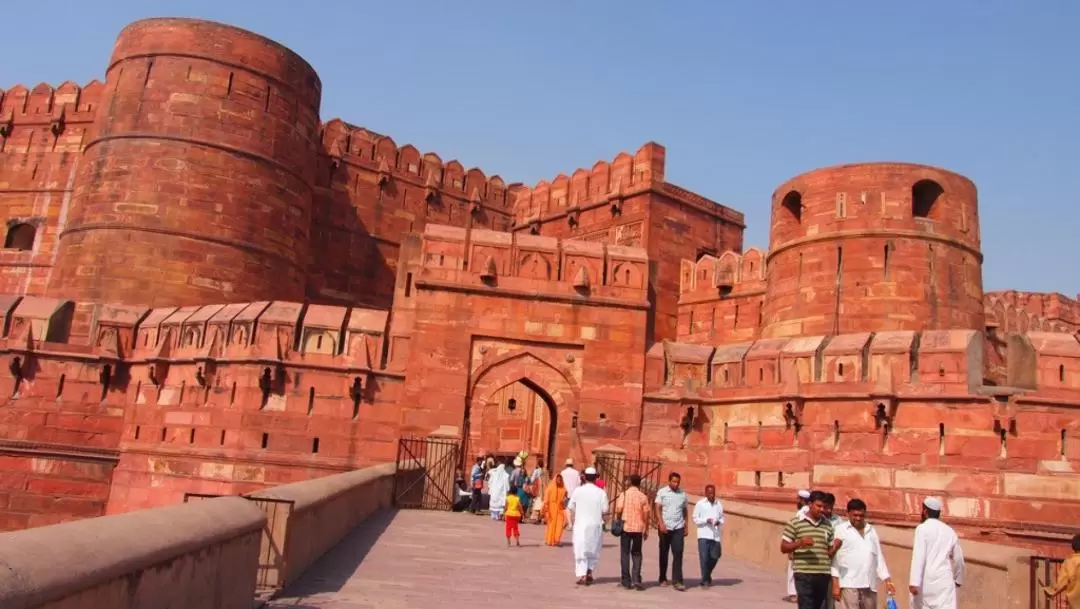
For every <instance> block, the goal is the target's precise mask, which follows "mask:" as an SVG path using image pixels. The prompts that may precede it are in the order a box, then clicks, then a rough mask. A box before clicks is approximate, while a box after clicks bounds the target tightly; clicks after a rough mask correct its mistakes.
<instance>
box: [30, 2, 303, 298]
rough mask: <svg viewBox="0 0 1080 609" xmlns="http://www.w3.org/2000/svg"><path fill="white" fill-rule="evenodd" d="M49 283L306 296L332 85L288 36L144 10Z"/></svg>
mask: <svg viewBox="0 0 1080 609" xmlns="http://www.w3.org/2000/svg"><path fill="white" fill-rule="evenodd" d="M106 77H107V80H106V87H105V88H106V91H105V93H104V95H103V99H102V102H101V106H100V110H99V112H98V114H97V117H96V120H95V123H94V129H93V133H92V136H91V137H90V139H89V141H88V143H87V144H86V147H85V151H84V154H83V158H82V159H81V160H80V169H79V175H78V177H77V178H76V184H75V186H74V192H73V196H72V200H71V207H70V210H69V211H68V216H67V221H66V223H65V224H63V225H62V233H61V235H60V240H59V245H58V251H57V256H56V261H55V265H54V268H53V270H52V275H51V277H50V280H49V285H48V288H47V289H48V293H49V294H50V295H52V296H57V297H64V298H71V299H77V300H95V301H109V302H116V303H123V304H133V305H134V304H138V305H147V306H165V305H169V306H185V305H197V304H207V303H223V302H243V301H252V300H270V299H274V300H302V299H303V298H304V283H305V274H306V272H307V263H308V258H309V249H310V248H309V245H310V244H309V239H310V235H309V232H310V230H311V214H312V187H313V183H314V172H315V166H316V165H315V162H316V154H315V142H316V140H317V138H318V120H319V119H318V110H319V103H320V98H321V95H322V93H321V83H320V81H319V77H318V75H317V74H316V73H315V70H314V69H312V67H311V66H310V65H309V64H308V63H307V62H306V61H305V60H304V59H302V58H301V57H300V56H299V55H297V54H296V53H293V52H292V51H290V50H289V49H287V48H285V47H283V46H281V45H280V44H278V43H276V42H274V41H272V40H268V39H266V38H263V37H262V36H259V35H257V34H253V33H251V32H247V31H245V30H241V29H238V28H234V27H231V26H227V25H223V24H219V23H212V22H207V21H199V20H192V19H148V20H145V21H138V22H135V23H133V24H132V25H129V26H128V27H127V28H125V29H124V30H123V31H122V32H121V33H120V35H119V37H118V38H117V41H116V45H115V47H114V50H113V54H112V59H111V61H110V62H109V67H108V70H107V71H106Z"/></svg>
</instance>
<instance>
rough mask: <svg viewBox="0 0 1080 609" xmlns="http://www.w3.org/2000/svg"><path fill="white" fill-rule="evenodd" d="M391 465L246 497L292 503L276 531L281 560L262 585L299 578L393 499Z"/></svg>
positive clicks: (392, 467) (280, 585) (273, 584)
mask: <svg viewBox="0 0 1080 609" xmlns="http://www.w3.org/2000/svg"><path fill="white" fill-rule="evenodd" d="M395 469H396V467H395V464H393V463H388V464H384V465H376V466H374V467H368V468H365V469H359V470H356V471H352V472H346V473H344V474H335V475H333V476H326V477H323V478H315V479H313V480H305V481H303V482H296V483H293V484H287V485H284V486H277V487H274V488H270V489H266V490H263V491H259V492H257V493H253V494H251V495H248V496H247V497H248V498H249V499H251V500H252V501H253V502H258V501H259V500H273V501H278V502H290V503H291V504H292V510H291V512H290V513H289V514H288V517H287V519H286V520H285V522H284V526H283V527H282V528H280V529H279V530H280V535H281V536H282V537H281V540H282V541H281V546H280V547H282V548H283V549H284V550H283V551H282V552H281V554H282V557H283V560H282V561H281V563H280V565H279V568H278V569H277V572H276V573H271V574H269V575H268V576H267V577H265V578H263V579H264V580H265V581H264V582H262V583H264V585H266V586H269V587H275V588H280V587H284V586H287V585H288V584H289V583H291V582H293V581H294V580H295V579H296V578H297V577H299V576H300V575H301V574H302V573H303V572H304V571H305V570H306V569H307V568H308V567H310V566H311V564H312V563H313V562H315V561H316V560H317V559H318V558H319V557H320V556H322V555H323V554H325V553H326V552H327V551H328V550H329V549H330V548H332V547H334V546H335V545H337V543H338V542H339V541H341V540H342V539H343V538H344V537H345V536H346V535H348V534H349V532H350V531H352V530H353V529H354V528H356V526H358V525H359V524H360V523H362V522H364V521H365V520H366V519H367V518H368V517H369V516H371V515H372V514H373V513H375V512H376V511H378V510H380V509H382V508H385V507H388V506H389V505H390V504H391V502H392V500H393V496H392V495H393V486H394V473H395Z"/></svg>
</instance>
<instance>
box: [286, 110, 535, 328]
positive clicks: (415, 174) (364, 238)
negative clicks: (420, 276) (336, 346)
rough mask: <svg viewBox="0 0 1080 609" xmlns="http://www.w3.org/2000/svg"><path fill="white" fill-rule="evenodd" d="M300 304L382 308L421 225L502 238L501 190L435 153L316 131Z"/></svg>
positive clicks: (368, 136)
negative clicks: (308, 259) (408, 240)
mask: <svg viewBox="0 0 1080 609" xmlns="http://www.w3.org/2000/svg"><path fill="white" fill-rule="evenodd" d="M316 175H317V183H316V187H315V202H314V205H315V207H314V212H313V218H312V229H311V230H312V263H311V268H310V272H309V274H308V288H307V290H308V298H310V299H313V300H317V301H320V302H324V303H326V304H351V303H363V304H365V305H368V306H376V307H381V308H386V307H389V306H390V304H391V303H392V302H393V298H394V284H395V279H396V275H397V263H398V259H399V257H400V247H401V241H402V239H404V237H405V236H406V235H407V234H410V233H420V232H423V230H424V227H425V226H426V225H427V224H429V223H434V224H443V225H448V226H460V227H466V226H469V227H472V226H476V227H479V228H489V229H492V230H500V231H506V230H508V229H509V228H510V225H511V216H510V207H509V190H510V188H513V186H514V185H509V186H508V185H507V184H506V183H505V182H504V181H503V179H502V178H500V177H499V176H491V177H490V178H489V177H487V176H486V175H485V174H484V172H483V171H481V170H480V169H477V168H472V169H469V170H468V171H466V170H465V169H464V167H463V166H462V164H461V163H459V162H458V161H454V160H451V161H448V162H446V163H444V162H443V161H442V159H441V158H439V156H438V155H437V154H435V153H431V152H429V153H424V154H421V153H420V151H418V150H417V149H416V148H415V147H414V146H412V145H408V144H406V145H403V146H398V145H397V144H396V143H395V142H394V140H393V139H392V138H390V137H388V136H385V135H381V134H378V133H374V132H372V131H370V130H368V129H364V128H362V127H356V126H354V125H350V124H348V123H345V122H343V121H341V120H339V119H334V120H331V121H329V122H328V123H326V124H325V125H324V126H323V132H322V140H321V153H320V157H319V168H318V170H317V172H316Z"/></svg>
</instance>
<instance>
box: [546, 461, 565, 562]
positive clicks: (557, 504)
mask: <svg viewBox="0 0 1080 609" xmlns="http://www.w3.org/2000/svg"><path fill="white" fill-rule="evenodd" d="M565 507H566V486H565V485H564V484H563V479H562V474H556V475H555V478H554V479H553V480H552V481H551V482H549V483H548V487H547V489H546V490H545V491H544V517H545V518H547V530H546V531H545V533H544V543H546V544H547V545H549V546H559V545H562V534H563V529H565V528H566V512H565V511H564V510H565Z"/></svg>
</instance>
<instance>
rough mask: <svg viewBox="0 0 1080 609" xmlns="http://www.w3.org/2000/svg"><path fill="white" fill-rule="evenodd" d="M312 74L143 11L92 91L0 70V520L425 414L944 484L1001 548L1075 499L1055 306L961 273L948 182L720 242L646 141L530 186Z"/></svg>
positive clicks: (831, 208)
mask: <svg viewBox="0 0 1080 609" xmlns="http://www.w3.org/2000/svg"><path fill="white" fill-rule="evenodd" d="M320 89H321V84H320V80H319V77H318V75H317V74H316V72H315V70H314V69H313V68H312V67H311V66H310V65H308V64H307V63H306V62H305V61H304V60H303V59H302V58H300V57H299V56H298V55H296V54H294V53H293V52H291V51H290V50H288V49H286V48H284V47H282V46H281V45H279V44H277V43H274V42H272V41H270V40H267V39H265V38H262V37H260V36H257V35H255V34H252V33H249V32H245V31H243V30H239V29H235V28H232V27H229V26H225V25H221V24H214V23H208V22H203V21H194V20H184V19H153V20H147V21H140V22H137V23H135V24H133V25H131V26H129V27H127V28H126V29H124V30H123V31H122V32H121V33H120V35H119V38H118V40H117V42H116V45H115V48H114V49H113V53H112V57H111V59H110V60H109V62H108V64H107V68H106V71H105V80H104V81H103V82H99V81H94V82H91V83H89V84H87V85H85V86H81V87H80V86H77V85H75V84H71V83H65V84H62V85H60V86H58V87H51V86H47V85H44V84H42V85H38V86H36V87H34V88H33V89H26V88H24V87H21V86H16V87H13V88H11V89H8V90H0V210H2V213H3V215H4V218H5V220H6V234H5V241H4V249H3V250H2V251H0V267H2V274H0V293H2V294H4V295H3V296H0V320H2V323H0V327H2V338H0V358H2V359H3V366H2V368H0V373H2V376H0V396H2V397H0V529H19V528H26V527H34V526H40V525H44V524H49V523H55V522H59V521H65V520H72V519H77V518H85V517H90V516H97V515H101V514H106V513H118V512H125V511H130V510H134V509H139V508H144V507H149V506H158V505H164V504H171V503H177V502H179V501H182V500H183V497H184V494H185V493H215V494H238V493H247V492H251V491H255V490H258V489H261V488H264V487H268V486H274V485H278V484H282V483H287V482H291V481H296V480H303V479H308V478H312V477H317V476H325V475H329V474H332V473H337V472H342V471H345V470H349V469H354V468H357V467H361V466H365V465H369V464H373V463H383V462H387V461H392V460H394V458H395V454H396V452H397V450H398V439H399V438H401V437H406V436H432V435H434V436H437V437H449V438H456V439H458V440H460V441H461V442H463V443H464V445H465V447H466V448H465V449H464V450H465V454H467V455H472V454H475V452H476V451H478V450H485V451H494V452H504V453H505V452H511V451H515V452H516V451H517V450H519V449H521V448H527V449H528V450H530V451H531V452H533V453H537V454H541V455H546V456H547V457H548V458H549V459H551V460H558V461H560V462H561V460H563V459H565V458H567V457H573V458H574V459H575V460H577V461H578V462H579V463H580V462H583V461H585V460H589V459H593V458H595V456H596V455H598V454H602V453H625V454H627V455H630V456H632V457H634V458H649V459H658V460H660V461H662V462H664V464H665V468H669V467H670V468H674V469H677V470H678V471H680V472H682V473H683V475H684V478H685V479H686V482H687V484H689V485H690V486H691V487H694V488H696V487H698V486H699V485H700V484H702V483H703V482H704V481H705V480H711V481H714V482H715V483H717V484H718V485H719V486H720V488H721V494H722V495H723V496H725V497H730V498H737V499H739V500H741V501H747V502H752V503H753V502H757V503H762V504H766V503H769V504H775V503H781V504H785V505H786V504H788V503H790V500H791V498H792V496H793V493H794V491H795V489H796V488H805V487H820V488H824V489H826V490H834V491H835V492H836V493H837V494H838V496H839V498H840V500H841V502H844V501H846V499H847V498H848V497H849V496H852V495H854V494H858V495H859V496H861V497H863V498H864V499H866V500H867V501H868V503H869V504H870V506H871V509H872V510H873V511H874V512H875V515H876V516H877V517H878V518H879V519H881V520H888V521H892V522H897V523H902V522H903V521H905V519H907V518H909V517H910V515H912V514H914V513H915V511H916V509H917V506H918V505H919V502H920V501H921V499H922V498H923V497H925V496H926V495H931V494H933V495H939V496H942V497H944V499H945V503H946V510H945V511H946V516H947V517H948V518H949V519H950V521H951V522H953V523H955V524H957V525H958V526H959V527H960V528H961V529H962V530H963V531H964V532H965V534H967V535H971V536H979V535H981V536H983V537H987V538H994V539H999V540H1008V541H1010V542H1012V543H1019V544H1041V543H1046V542H1048V541H1053V540H1055V539H1056V538H1057V537H1056V536H1057V535H1058V534H1060V533H1061V532H1063V531H1065V530H1071V529H1067V528H1066V526H1072V525H1074V524H1075V523H1076V522H1077V521H1078V520H1080V417H1078V416H1077V414H1076V413H1077V408H1080V342H1078V338H1077V331H1078V329H1080V304H1078V303H1077V301H1076V300H1073V299H1071V298H1067V297H1065V296H1062V295H1060V294H1035V293H1024V292H1015V291H1009V292H998V293H985V292H984V291H983V287H982V261H983V257H982V253H981V251H980V235H979V210H978V196H977V193H976V187H975V184H973V183H972V182H971V181H970V180H968V179H966V178H964V177H963V176H960V175H957V174H955V173H952V172H949V171H947V170H944V169H938V168H934V167H927V166H923V165H917V164H908V163H860V164H851V165H845V166H841V167H831V168H827V169H818V170H814V171H810V172H808V173H805V174H803V175H800V176H797V177H794V178H792V179H791V180H789V181H788V182H786V183H784V184H782V185H780V186H779V187H778V188H777V189H776V190H775V191H774V192H773V194H772V198H771V200H770V201H769V205H770V206H771V210H772V223H771V227H770V243H769V248H768V250H759V249H755V248H744V245H743V229H744V224H743V216H742V214H741V213H739V212H737V211H735V210H733V209H730V208H728V207H725V206H723V205H720V204H718V203H715V202H713V201H710V200H708V199H706V198H704V197H702V196H700V195H697V194H694V193H691V192H688V191H686V190H684V189H682V188H680V187H678V186H676V185H674V184H671V183H669V182H667V181H666V180H665V177H664V174H665V159H664V148H663V147H662V146H660V145H658V144H655V143H647V144H645V145H644V146H642V147H641V148H640V149H638V150H637V151H635V152H633V153H632V154H627V153H622V154H619V155H618V156H616V157H615V158H614V159H613V160H611V161H599V162H597V163H596V164H595V165H593V166H592V167H591V168H585V169H577V170H574V171H572V172H570V173H569V175H559V176H558V177H555V178H554V179H552V180H551V181H550V182H548V181H544V182H540V183H539V184H536V185H535V186H531V187H529V186H524V185H522V184H517V183H507V182H506V181H504V180H503V179H502V178H500V177H498V176H488V175H486V174H485V173H484V172H483V171H481V170H479V169H468V170H466V169H465V167H464V166H463V165H462V164H461V163H459V162H458V161H455V160H450V161H444V160H443V159H441V158H440V157H439V156H438V155H436V154H434V153H430V152H429V153H421V152H420V151H418V150H417V149H416V148H414V147H412V146H410V145H399V144H397V143H396V142H395V141H394V140H393V139H391V138H390V137H389V136H386V135H382V134H379V133H375V132H373V131H370V130H367V129H365V128H362V127H357V126H354V125H352V124H349V123H346V122H344V121H342V120H338V119H333V120H328V121H325V122H324V121H323V120H322V119H321V117H320V115H319V106H320V97H321V91H320ZM568 169H569V168H568Z"/></svg>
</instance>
